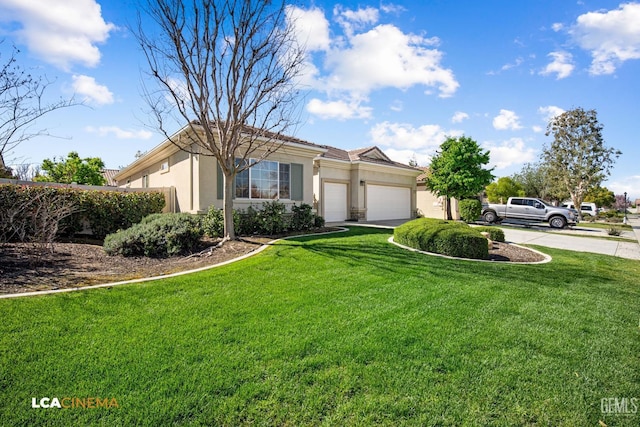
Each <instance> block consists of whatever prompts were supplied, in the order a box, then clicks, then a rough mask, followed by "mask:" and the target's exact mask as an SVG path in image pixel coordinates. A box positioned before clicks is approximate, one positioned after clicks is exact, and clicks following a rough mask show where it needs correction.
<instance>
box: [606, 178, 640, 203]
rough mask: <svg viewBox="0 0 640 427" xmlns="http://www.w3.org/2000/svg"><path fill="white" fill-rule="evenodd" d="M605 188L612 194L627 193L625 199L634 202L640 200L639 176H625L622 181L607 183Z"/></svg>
mask: <svg viewBox="0 0 640 427" xmlns="http://www.w3.org/2000/svg"><path fill="white" fill-rule="evenodd" d="M606 187H607V188H608V189H609V190H611V191H613V193H614V194H624V193H625V192H626V193H627V197H628V198H629V199H631V201H632V202H635V201H636V199H640V175H632V176H627V177H624V178H622V179H619V180H616V181H612V182H609V183H607V185H606Z"/></svg>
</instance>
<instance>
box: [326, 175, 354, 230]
mask: <svg viewBox="0 0 640 427" xmlns="http://www.w3.org/2000/svg"><path fill="white" fill-rule="evenodd" d="M323 194H324V220H325V221H326V222H337V221H344V220H346V219H347V218H348V211H347V184H342V183H337V182H325V183H324V188H323Z"/></svg>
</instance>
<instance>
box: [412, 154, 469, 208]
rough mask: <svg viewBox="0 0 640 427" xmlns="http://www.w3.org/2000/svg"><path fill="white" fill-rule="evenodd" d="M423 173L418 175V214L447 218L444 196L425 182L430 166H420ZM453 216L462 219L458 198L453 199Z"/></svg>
mask: <svg viewBox="0 0 640 427" xmlns="http://www.w3.org/2000/svg"><path fill="white" fill-rule="evenodd" d="M420 169H421V170H422V173H421V174H420V175H418V176H417V177H416V181H417V190H416V206H417V213H418V215H421V216H424V217H426V218H437V219H447V205H446V200H445V198H444V197H443V196H438V195H436V194H434V193H432V192H431V191H430V190H429V189H428V188H427V186H426V184H425V183H424V178H425V176H426V175H427V172H428V170H429V168H426V167H422V168H420ZM451 216H452V218H453V219H456V220H457V219H460V212H459V211H458V200H456V199H454V198H452V199H451Z"/></svg>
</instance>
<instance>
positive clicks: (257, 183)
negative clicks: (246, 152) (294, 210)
mask: <svg viewBox="0 0 640 427" xmlns="http://www.w3.org/2000/svg"><path fill="white" fill-rule="evenodd" d="M251 163H252V164H253V163H256V162H255V160H253V159H251ZM235 189H236V197H237V198H244V199H290V198H291V165H290V164H288V163H278V162H273V161H267V160H263V161H261V162H260V163H258V164H255V165H254V166H252V167H251V168H249V169H247V170H245V171H242V172H240V173H239V174H237V175H236V184H235Z"/></svg>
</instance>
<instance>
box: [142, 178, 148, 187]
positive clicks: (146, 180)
mask: <svg viewBox="0 0 640 427" xmlns="http://www.w3.org/2000/svg"><path fill="white" fill-rule="evenodd" d="M142 188H149V175H142Z"/></svg>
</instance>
